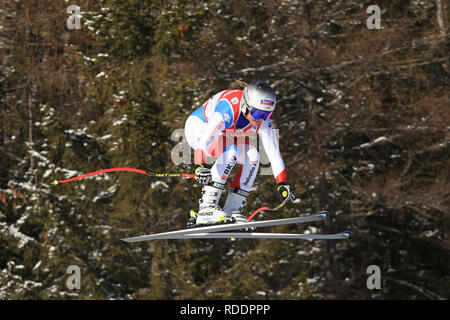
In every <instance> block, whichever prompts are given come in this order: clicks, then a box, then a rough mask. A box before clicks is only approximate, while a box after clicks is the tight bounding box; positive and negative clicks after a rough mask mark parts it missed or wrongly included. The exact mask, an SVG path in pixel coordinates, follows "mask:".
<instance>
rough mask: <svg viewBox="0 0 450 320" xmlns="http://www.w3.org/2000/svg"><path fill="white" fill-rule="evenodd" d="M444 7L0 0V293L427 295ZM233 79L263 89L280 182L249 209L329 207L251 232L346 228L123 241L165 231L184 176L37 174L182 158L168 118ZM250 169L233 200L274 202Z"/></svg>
mask: <svg viewBox="0 0 450 320" xmlns="http://www.w3.org/2000/svg"><path fill="white" fill-rule="evenodd" d="M449 6H450V5H449V2H447V1H444V0H423V1H419V0H395V1H387V0H374V1H356V0H331V1H330V0H326V1H325V0H314V1H313V0H251V1H235V0H226V1H218V0H211V1H204V0H199V1H189V0H170V1H156V0H127V1H122V0H98V1H93V0H74V1H64V0H33V1H25V0H2V1H0V300H30V299H37V300H59V299H82V300H107V299H125V300H128V299H130V300H190V299H192V300H228V299H229V300H235V299H236V300H240V299H243V300H265V299H267V300H341V299H343V300H369V299H370V300H372V299H376V300H398V299H401V300H447V299H448V298H449V297H450V275H449V258H450V256H449V249H450V240H449V238H448V232H449V230H448V228H449V215H450V167H449V159H450V96H449V91H450V90H449V83H450V79H449V78H450V77H449V76H450V73H449V72H450V69H449V68H450V67H449V64H450V59H449V52H450V50H449V32H448V27H449ZM236 80H240V81H244V82H246V83H251V82H253V81H257V80H262V81H266V82H267V83H269V84H270V85H271V86H272V87H273V88H274V90H275V91H276V94H277V103H276V108H275V111H274V112H273V115H272V116H271V119H272V121H273V123H274V126H275V127H276V129H277V130H278V132H279V145H280V151H281V155H282V157H283V160H284V163H285V166H286V172H287V180H288V183H289V184H290V185H291V186H292V187H293V189H294V192H295V195H296V198H297V199H296V200H295V201H294V202H293V203H288V204H287V205H285V206H284V207H283V208H281V209H280V210H277V211H276V212H270V211H263V212H261V213H259V214H258V215H256V216H255V218H254V220H255V221H263V220H269V219H282V218H292V217H297V216H302V215H310V214H314V213H317V212H320V211H329V212H330V217H329V218H328V219H326V220H325V221H317V222H312V223H305V224H289V225H283V226H276V227H272V228H270V229H262V231H261V232H277V233H306V234H315V233H317V234H332V233H337V232H340V231H344V230H350V231H352V232H353V236H352V237H351V238H349V239H345V240H292V239H238V240H237V241H231V240H230V239H173V240H153V241H146V242H139V243H126V242H123V241H121V240H120V239H122V238H126V237H133V236H139V235H144V234H153V233H159V232H166V231H171V230H178V229H183V228H184V227H185V225H186V222H187V221H188V219H189V212H190V210H191V209H196V208H198V199H199V197H200V196H201V185H200V184H199V183H198V182H196V181H195V180H193V179H187V178H182V177H174V176H172V177H153V176H149V175H144V174H139V173H136V172H107V173H101V174H97V175H93V176H90V177H86V178H83V179H78V180H75V181H71V182H67V183H59V184H56V183H55V180H56V181H62V180H67V179H70V178H73V177H78V176H80V175H84V174H87V173H90V172H94V171H98V170H102V169H108V168H137V169H141V170H148V171H151V172H157V173H189V174H193V173H194V168H195V165H194V161H193V158H194V153H193V150H192V149H190V148H189V147H187V148H186V146H187V144H186V142H185V140H184V138H183V130H184V125H185V122H186V119H187V118H188V116H189V115H190V114H191V113H192V112H193V111H194V110H195V109H196V108H198V107H200V106H201V105H202V104H203V103H204V102H205V101H206V100H207V99H208V98H209V97H211V96H213V95H214V94H216V93H217V92H220V91H222V90H225V89H228V88H230V85H231V84H232V83H233V82H235V81H236ZM262 158H263V157H262ZM259 170H260V172H259V173H258V175H257V177H256V180H255V183H254V184H253V190H252V192H251V193H250V196H249V198H248V201H247V206H246V207H245V209H244V213H245V214H246V215H249V214H250V213H251V212H252V211H254V210H256V209H258V208H259V207H262V206H270V207H275V206H276V205H278V204H279V203H280V202H281V198H280V195H279V193H278V192H277V184H276V182H275V179H274V176H273V175H272V174H262V173H261V172H262V170H266V171H267V170H270V163H268V162H267V161H266V162H265V163H264V162H261V166H260V168H259ZM236 171H237V167H236V168H234V169H233V171H232V173H231V177H232V176H233V175H234V174H235V173H236ZM230 180H231V179H230ZM229 182H230V181H229ZM229 182H228V183H229ZM222 201H223V199H222ZM221 204H222V203H221ZM71 266H72V268H75V269H78V270H79V274H80V275H81V281H80V284H79V287H76V288H73V287H71V286H70V285H69V284H70V281H69V280H70V279H69V277H70V276H71V273H70V267H71ZM73 266H74V267H73ZM374 266H375V270H378V271H379V279H378V280H379V285H378V286H377V287H375V288H374V287H373V286H372V287H371V286H370V283H371V281H372V280H373V279H372V280H371V279H370V277H371V274H372V273H371V272H370V270H374V269H373V267H374Z"/></svg>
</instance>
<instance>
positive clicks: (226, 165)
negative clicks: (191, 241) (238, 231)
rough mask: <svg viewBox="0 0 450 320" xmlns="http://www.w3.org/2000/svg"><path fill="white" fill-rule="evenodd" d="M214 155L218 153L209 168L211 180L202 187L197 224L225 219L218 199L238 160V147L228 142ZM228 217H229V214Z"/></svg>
mask: <svg viewBox="0 0 450 320" xmlns="http://www.w3.org/2000/svg"><path fill="white" fill-rule="evenodd" d="M220 139H221V138H220ZM223 141H226V139H223V140H222V142H223ZM219 145H220V144H219ZM216 146H217V145H216ZM216 151H217V150H216ZM214 155H218V157H217V160H216V162H215V163H214V165H213V166H212V168H211V173H212V179H211V181H212V182H211V184H210V185H208V186H204V187H203V190H202V198H201V199H200V201H199V212H198V214H197V221H196V224H197V225H200V224H216V223H223V222H225V221H226V220H227V217H226V214H225V212H224V211H223V210H222V209H221V208H220V207H219V200H220V196H221V195H222V191H223V187H224V184H225V183H226V180H227V178H228V175H229V174H230V172H231V170H233V167H234V165H235V164H236V162H237V160H238V157H239V149H238V147H237V146H235V145H233V144H229V145H226V146H225V147H224V148H223V149H222V152H221V153H220V154H219V152H214ZM228 218H230V219H231V215H230V216H229V217H228Z"/></svg>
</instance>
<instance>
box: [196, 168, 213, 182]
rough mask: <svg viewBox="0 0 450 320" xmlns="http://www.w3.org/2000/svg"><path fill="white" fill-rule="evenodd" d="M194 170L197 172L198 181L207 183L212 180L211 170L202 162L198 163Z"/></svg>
mask: <svg viewBox="0 0 450 320" xmlns="http://www.w3.org/2000/svg"><path fill="white" fill-rule="evenodd" d="M194 172H195V180H196V181H197V182H198V183H201V184H203V185H207V184H209V182H210V181H211V178H212V175H211V170H209V169H208V168H205V166H204V165H203V164H202V163H199V164H198V165H197V167H196V168H195V171H194Z"/></svg>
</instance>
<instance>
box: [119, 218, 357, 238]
mask: <svg viewBox="0 0 450 320" xmlns="http://www.w3.org/2000/svg"><path fill="white" fill-rule="evenodd" d="M329 216H330V213H329V212H327V211H322V212H319V213H316V214H313V215H309V216H302V217H296V218H287V219H276V220H266V221H257V222H248V223H231V224H222V225H214V226H208V227H197V228H192V229H182V230H175V231H169V232H163V233H156V234H150V235H143V236H138V237H132V238H124V239H121V240H122V241H125V242H141V241H148V240H158V239H211V238H213V239H227V238H228V239H230V238H234V239H238V238H246V239H324V240H329V239H347V238H350V237H351V236H352V233H351V232H350V231H345V232H340V233H336V234H290V233H261V232H230V231H231V230H243V229H247V228H260V227H270V226H279V225H284V224H294V223H306V222H313V221H320V220H325V219H326V218H328V217H329ZM222 231H226V232H222Z"/></svg>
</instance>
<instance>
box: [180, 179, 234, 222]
mask: <svg viewBox="0 0 450 320" xmlns="http://www.w3.org/2000/svg"><path fill="white" fill-rule="evenodd" d="M223 187H224V185H223V184H221V183H217V182H212V183H211V184H210V185H206V186H204V187H203V189H202V197H201V199H200V200H199V211H198V212H195V211H194V210H191V212H190V218H189V221H188V223H187V225H186V226H187V227H188V228H192V227H199V226H209V225H214V224H222V223H230V222H231V217H228V216H227V215H226V213H225V212H224V211H223V210H222V209H221V208H220V207H219V205H218V203H219V200H220V196H221V195H222V191H223Z"/></svg>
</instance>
